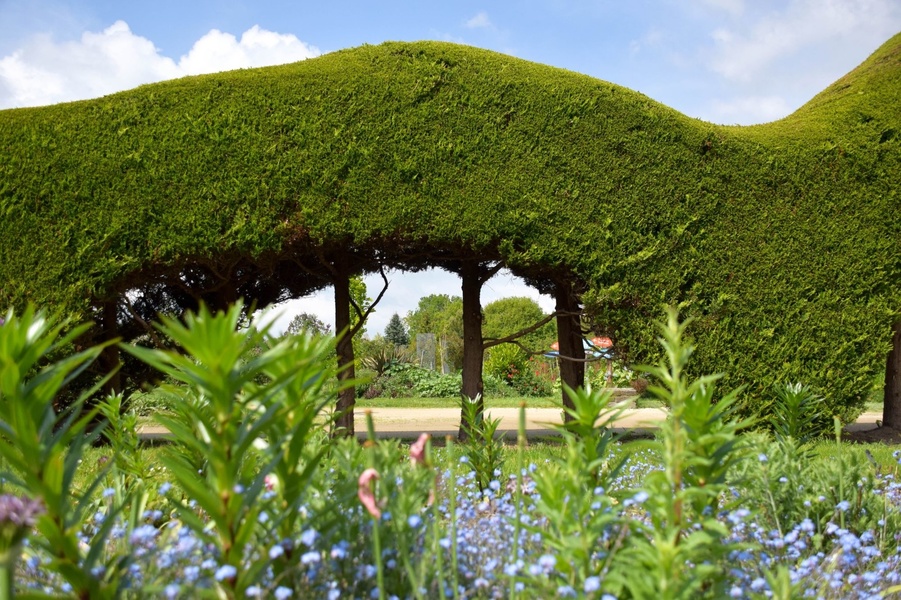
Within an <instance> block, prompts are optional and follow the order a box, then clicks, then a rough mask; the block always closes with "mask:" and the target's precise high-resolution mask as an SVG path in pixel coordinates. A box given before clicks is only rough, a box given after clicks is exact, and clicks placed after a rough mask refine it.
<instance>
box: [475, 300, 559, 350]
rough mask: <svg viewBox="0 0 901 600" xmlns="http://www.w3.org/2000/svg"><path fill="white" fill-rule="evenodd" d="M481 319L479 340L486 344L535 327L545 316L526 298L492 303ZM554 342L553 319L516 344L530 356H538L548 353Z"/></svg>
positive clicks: (554, 328)
mask: <svg viewBox="0 0 901 600" xmlns="http://www.w3.org/2000/svg"><path fill="white" fill-rule="evenodd" d="M482 315H483V322H482V337H483V338H485V340H490V339H492V338H493V339H500V338H503V337H506V336H508V335H513V334H514V333H517V332H519V331H522V330H523V329H526V328H528V327H531V326H533V325H535V324H536V323H538V322H540V321H541V320H542V319H544V318H545V317H546V316H547V315H545V314H544V311H542V310H541V307H540V306H539V305H538V303H537V302H535V300H533V299H532V298H527V297H510V298H501V299H500V300H495V301H494V302H490V303H488V304H487V305H485V307H484V308H483V309H482ZM556 339H557V327H556V323H555V321H554V320H553V319H552V320H551V321H549V322H547V323H545V324H544V325H542V326H541V327H540V328H539V329H537V330H536V331H533V332H532V333H528V334H526V335H525V336H523V337H522V338H521V339H520V340H518V341H519V342H520V343H521V344H523V346H525V347H526V348H528V349H529V351H530V352H538V351H541V350H549V349H550V347H551V344H553V343H554V341H556Z"/></svg>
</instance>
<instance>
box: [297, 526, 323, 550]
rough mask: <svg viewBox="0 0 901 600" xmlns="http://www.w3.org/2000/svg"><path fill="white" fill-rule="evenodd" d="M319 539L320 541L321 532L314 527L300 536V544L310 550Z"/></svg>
mask: <svg viewBox="0 0 901 600" xmlns="http://www.w3.org/2000/svg"><path fill="white" fill-rule="evenodd" d="M317 539H319V532H318V531H316V530H315V529H313V528H312V527H311V528H309V529H307V530H305V531H304V532H303V533H301V534H300V543H302V544H303V545H304V546H307V547H310V548H312V547H313V544H315V543H316V540H317Z"/></svg>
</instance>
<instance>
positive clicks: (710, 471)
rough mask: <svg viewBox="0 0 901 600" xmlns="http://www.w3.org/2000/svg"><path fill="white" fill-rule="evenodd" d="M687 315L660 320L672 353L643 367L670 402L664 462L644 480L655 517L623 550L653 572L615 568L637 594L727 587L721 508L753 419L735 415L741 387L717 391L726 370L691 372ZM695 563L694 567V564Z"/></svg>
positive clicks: (719, 593)
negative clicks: (721, 394) (638, 575)
mask: <svg viewBox="0 0 901 600" xmlns="http://www.w3.org/2000/svg"><path fill="white" fill-rule="evenodd" d="M687 325H688V322H682V323H680V322H679V319H678V314H677V312H676V310H675V309H673V308H670V309H668V312H667V322H666V323H665V324H660V325H659V328H660V333H661V337H660V344H661V346H662V347H663V349H664V353H665V356H666V359H665V361H664V360H661V362H660V363H659V364H658V365H656V366H649V367H643V370H645V371H646V372H648V373H649V374H650V375H652V376H653V377H654V378H655V379H656V380H657V381H659V382H660V385H659V386H654V387H652V388H650V389H651V391H652V392H653V393H654V395H656V396H657V397H658V398H660V400H662V401H664V402H665V403H666V405H667V406H669V408H670V414H669V416H668V417H667V419H666V421H665V422H664V423H663V424H662V425H661V427H660V434H659V436H658V438H659V441H658V442H656V443H655V446H656V448H657V449H658V451H659V452H660V453H661V456H662V457H663V464H664V469H663V470H662V471H657V472H655V473H651V474H649V475H648V476H647V477H646V478H645V480H644V485H643V488H644V490H645V491H646V494H644V497H645V498H646V502H644V508H645V509H646V510H647V511H648V514H649V517H650V524H649V525H648V526H646V527H640V528H639V529H641V530H643V531H642V533H643V534H644V535H638V536H634V537H633V538H632V539H633V540H634V542H633V543H632V544H630V545H629V546H628V547H627V548H626V549H625V551H624V553H623V560H624V561H625V564H626V565H628V566H629V567H631V569H635V570H636V571H641V572H644V573H646V574H647V575H648V576H646V577H642V578H636V577H629V576H627V575H626V573H628V570H624V571H621V572H619V573H617V574H616V576H615V579H618V580H619V581H621V582H622V587H623V590H628V591H629V594H630V595H632V596H633V597H642V598H649V597H661V598H695V597H697V596H698V595H699V594H700V593H701V592H702V591H704V590H708V593H710V592H712V594H713V595H714V596H715V597H723V596H724V595H725V578H724V572H725V569H724V567H723V566H722V565H723V563H724V561H725V560H726V559H727V557H728V552H729V550H730V547H729V544H728V542H727V535H728V532H727V530H726V528H725V527H723V525H722V524H721V523H720V522H719V521H717V520H716V518H715V517H714V515H715V514H716V512H717V511H718V510H719V509H720V508H721V503H722V502H723V494H724V492H726V491H727V489H728V485H729V483H730V478H729V476H730V471H731V470H732V469H734V468H735V467H736V466H737V465H738V464H739V463H740V462H741V460H742V459H743V457H744V452H743V451H742V449H741V447H740V444H739V438H738V432H739V431H740V430H741V429H743V428H746V427H748V426H749V425H750V421H737V420H735V419H734V418H733V417H734V414H735V404H736V400H737V394H738V391H733V392H730V393H728V394H726V395H725V396H724V397H722V398H719V399H715V394H716V393H715V385H714V383H715V381H716V380H717V379H719V378H720V377H719V376H703V377H700V378H698V379H695V380H690V379H689V378H688V376H687V374H686V366H687V364H688V359H689V357H690V356H691V355H692V353H693V351H694V347H693V346H692V345H691V344H690V343H688V340H686V339H685V328H686V327H687ZM687 564H692V565H694V568H692V569H687V568H686V565H687Z"/></svg>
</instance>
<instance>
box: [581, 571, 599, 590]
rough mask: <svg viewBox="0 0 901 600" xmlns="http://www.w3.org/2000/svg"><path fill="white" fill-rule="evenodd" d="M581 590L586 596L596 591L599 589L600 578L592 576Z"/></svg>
mask: <svg viewBox="0 0 901 600" xmlns="http://www.w3.org/2000/svg"><path fill="white" fill-rule="evenodd" d="M582 589H583V590H584V591H585V593H586V594H590V593H591V592H596V591H598V590H599V589H601V578H600V577H598V576H597V575H592V576H591V577H589V578H588V579H586V580H585V585H584V586H583V587H582Z"/></svg>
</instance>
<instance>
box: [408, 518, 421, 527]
mask: <svg viewBox="0 0 901 600" xmlns="http://www.w3.org/2000/svg"><path fill="white" fill-rule="evenodd" d="M407 525H409V526H410V527H411V528H413V529H416V528H417V527H419V526H420V525H422V517H420V516H419V515H410V516H409V517H408V518H407Z"/></svg>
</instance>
